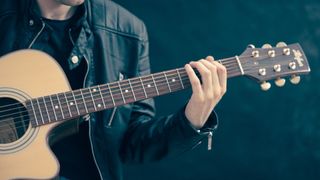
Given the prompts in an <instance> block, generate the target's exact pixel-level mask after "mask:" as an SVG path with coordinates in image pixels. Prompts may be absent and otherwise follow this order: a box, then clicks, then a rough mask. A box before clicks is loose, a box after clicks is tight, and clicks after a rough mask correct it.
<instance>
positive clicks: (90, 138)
mask: <svg viewBox="0 0 320 180" xmlns="http://www.w3.org/2000/svg"><path fill="white" fill-rule="evenodd" d="M69 38H70V40H71V43H72V45H73V46H74V45H75V44H74V41H73V39H72V36H71V29H69ZM84 59H85V61H86V63H87V72H86V74H85V76H84V80H83V85H82V87H84V88H85V87H86V80H87V77H88V74H89V69H90V66H89V65H90V64H89V61H88V60H87V58H84ZM88 115H89V114H88ZM89 118H90V115H89ZM88 128H89V132H88V135H89V141H90V148H91V154H92V157H93V161H94V164H95V165H96V167H97V170H98V172H99V176H100V179H101V180H103V177H102V174H101V170H100V167H99V165H98V163H97V159H96V156H95V154H94V149H93V145H92V137H91V121H90V119H89V127H88Z"/></svg>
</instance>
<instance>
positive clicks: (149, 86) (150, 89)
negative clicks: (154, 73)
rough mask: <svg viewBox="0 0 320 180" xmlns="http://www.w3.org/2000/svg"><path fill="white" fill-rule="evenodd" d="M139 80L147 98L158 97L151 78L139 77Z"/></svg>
mask: <svg viewBox="0 0 320 180" xmlns="http://www.w3.org/2000/svg"><path fill="white" fill-rule="evenodd" d="M141 80H142V82H143V85H144V88H145V90H146V94H147V98H151V97H154V96H156V95H158V93H157V92H158V91H157V89H156V87H155V86H154V82H153V80H152V77H151V76H144V77H141Z"/></svg>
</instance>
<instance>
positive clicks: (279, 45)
mask: <svg viewBox="0 0 320 180" xmlns="http://www.w3.org/2000/svg"><path fill="white" fill-rule="evenodd" d="M276 47H287V44H286V43H285V42H278V43H277V45H276Z"/></svg>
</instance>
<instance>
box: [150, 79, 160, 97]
mask: <svg viewBox="0 0 320 180" xmlns="http://www.w3.org/2000/svg"><path fill="white" fill-rule="evenodd" d="M151 78H152V81H153V84H154V87H155V88H156V91H157V94H158V95H159V91H158V88H157V85H156V82H155V80H154V77H153V74H151Z"/></svg>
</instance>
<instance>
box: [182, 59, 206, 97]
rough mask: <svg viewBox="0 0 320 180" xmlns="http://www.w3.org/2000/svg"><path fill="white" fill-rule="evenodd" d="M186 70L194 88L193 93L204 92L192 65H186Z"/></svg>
mask: <svg viewBox="0 0 320 180" xmlns="http://www.w3.org/2000/svg"><path fill="white" fill-rule="evenodd" d="M184 68H185V70H186V72H187V74H188V77H189V81H190V83H191V87H192V92H193V93H197V94H200V93H201V92H202V88H201V83H200V80H199V78H198V77H197V75H196V73H195V72H194V70H193V69H192V67H191V66H190V64H186V65H185V66H184Z"/></svg>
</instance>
